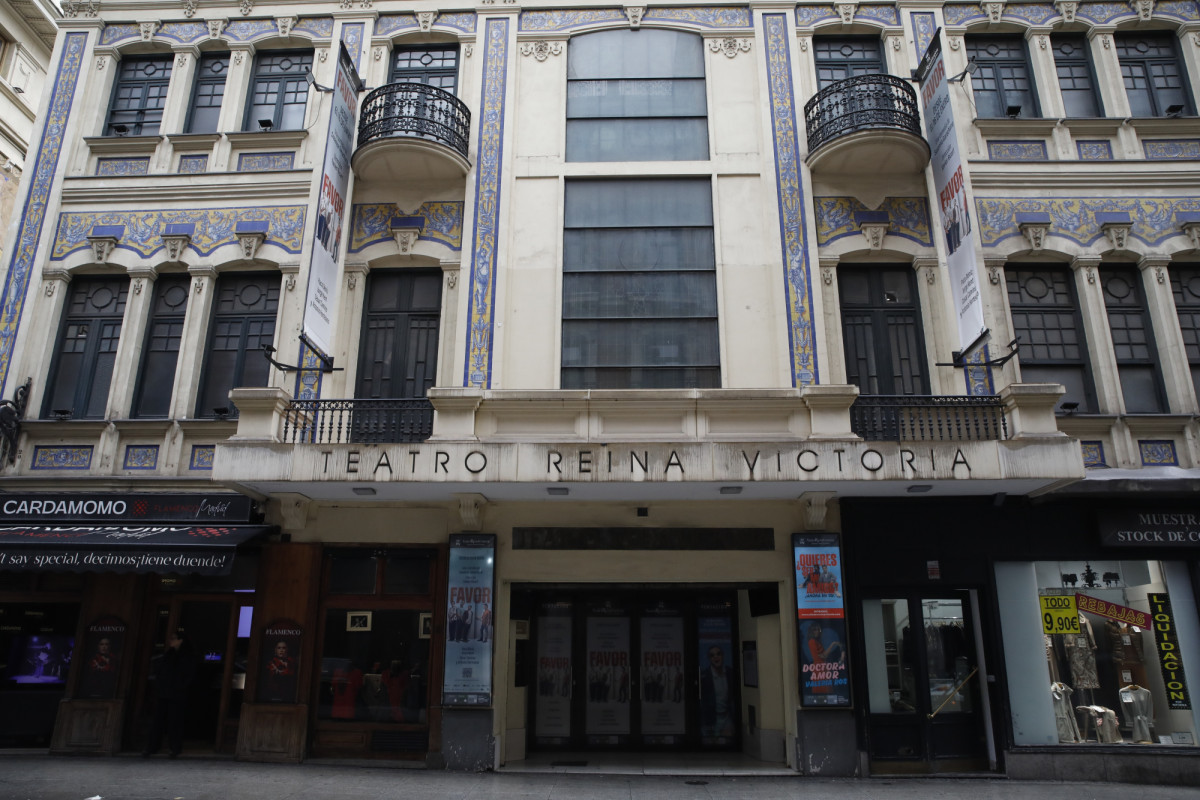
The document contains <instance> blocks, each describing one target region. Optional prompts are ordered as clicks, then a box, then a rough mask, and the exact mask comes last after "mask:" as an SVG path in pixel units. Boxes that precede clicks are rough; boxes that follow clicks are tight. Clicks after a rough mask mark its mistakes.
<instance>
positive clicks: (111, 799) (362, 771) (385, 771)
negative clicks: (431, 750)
mask: <svg viewBox="0 0 1200 800" xmlns="http://www.w3.org/2000/svg"><path fill="white" fill-rule="evenodd" d="M1198 768H1200V766H1198ZM95 797H100V798H102V800H375V799H376V798H380V799H382V798H388V799H389V800H395V799H396V798H404V800H782V798H789V800H795V799H796V798H811V799H812V800H850V799H851V798H855V799H857V798H885V800H941V799H942V798H947V799H950V800H959V799H960V798H969V800H1077V799H1078V800H1084V799H1086V800H1129V798H1130V797H1136V798H1137V800H1184V798H1186V800H1200V790H1197V789H1194V788H1183V787H1167V786H1136V787H1135V786H1131V785H1129V784H1094V783H1076V784H1065V783H1053V782H1033V781H1010V780H1005V779H1003V778H992V779H951V778H945V779H912V778H888V779H881V778H872V779H865V780H850V779H827V778H804V777H800V776H795V777H771V776H754V777H699V776H650V775H578V774H571V775H567V774H545V773H542V774H527V773H519V774H514V773H483V774H467V773H453V772H433V771H426V770H420V769H395V768H378V767H361V766H342V765H325V764H301V765H298V766H281V765H273V764H245V763H240V762H235V761H222V760H210V759H188V758H183V759H179V760H177V761H171V760H167V759H165V758H156V759H151V760H142V759H140V758H131V757H120V758H84V757H78V758H61V757H50V756H41V755H38V756H30V755H17V756H14V755H0V800H87V798H95Z"/></svg>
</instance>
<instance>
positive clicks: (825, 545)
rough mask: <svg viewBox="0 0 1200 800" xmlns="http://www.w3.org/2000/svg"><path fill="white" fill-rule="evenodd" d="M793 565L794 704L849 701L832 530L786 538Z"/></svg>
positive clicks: (838, 553) (838, 555)
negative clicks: (796, 671)
mask: <svg viewBox="0 0 1200 800" xmlns="http://www.w3.org/2000/svg"><path fill="white" fill-rule="evenodd" d="M792 551H793V557H794V562H795V565H796V573H795V574H796V625H797V641H798V642H800V704H801V705H802V706H804V707H808V708H816V707H828V706H839V707H845V706H849V705H850V675H849V671H848V670H847V666H846V608H845V601H844V599H843V597H842V548H841V544H840V542H839V541H838V536H837V534H836V533H813V534H802V533H797V534H793V536H792Z"/></svg>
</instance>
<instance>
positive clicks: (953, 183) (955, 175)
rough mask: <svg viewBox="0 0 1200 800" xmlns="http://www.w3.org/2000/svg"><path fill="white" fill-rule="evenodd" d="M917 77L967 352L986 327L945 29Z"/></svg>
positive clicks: (956, 308)
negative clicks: (945, 54) (944, 54)
mask: <svg viewBox="0 0 1200 800" xmlns="http://www.w3.org/2000/svg"><path fill="white" fill-rule="evenodd" d="M939 34H940V31H939ZM917 77H918V79H919V80H920V82H921V106H922V109H923V111H924V113H925V133H926V135H927V136H928V137H929V149H930V151H931V153H930V156H931V159H932V162H933V186H934V190H935V191H936V192H937V206H938V210H939V211H940V212H941V219H942V233H943V235H944V236H945V237H946V266H947V267H948V269H949V271H950V290H951V292H952V294H953V297H954V311H955V318H956V319H957V320H958V347H959V351H960V352H961V353H962V354H963V356H966V355H968V354H969V353H970V352H971V351H972V350H973V349H974V348H975V347H976V346H977V345H978V344H979V343H980V342H981V341H982V339H983V335H984V334H985V333H986V329H985V328H984V325H983V298H982V297H981V296H980V293H979V270H978V268H977V265H976V263H975V247H974V245H972V244H971V229H972V224H971V206H970V202H969V201H968V198H967V192H966V187H965V184H964V182H963V169H962V157H961V155H960V154H959V152H958V132H957V131H956V130H955V127H954V110H953V108H951V104H950V84H949V82H948V81H947V80H946V62H945V59H944V58H943V57H942V39H941V36H940V35H935V36H934V38H933V43H932V44H930V45H929V49H928V50H927V51H925V57H924V58H922V59H921V64H920V66H918V67H917Z"/></svg>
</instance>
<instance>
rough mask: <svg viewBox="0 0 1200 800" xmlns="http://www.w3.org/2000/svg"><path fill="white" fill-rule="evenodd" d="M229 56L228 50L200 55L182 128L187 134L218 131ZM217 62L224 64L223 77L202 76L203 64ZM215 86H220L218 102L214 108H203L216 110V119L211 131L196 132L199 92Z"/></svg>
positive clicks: (227, 79) (223, 101)
mask: <svg viewBox="0 0 1200 800" xmlns="http://www.w3.org/2000/svg"><path fill="white" fill-rule="evenodd" d="M230 56H231V53H230V52H229V51H228V50H216V51H211V52H205V53H201V54H200V58H199V59H198V60H197V62H196V79H195V81H193V82H192V94H191V97H189V98H188V111H187V122H186V123H185V124H184V126H183V129H184V131H186V132H187V133H217V132H218V131H219V130H220V122H221V108H222V107H223V106H224V104H225V90H226V88H228V84H229V65H230V63H231V59H230ZM219 61H224V62H225V68H224V76H223V77H221V78H216V77H212V76H209V75H205V74H204V67H205V64H211V63H213V62H219ZM216 85H220V87H221V92H220V102H219V103H217V104H216V105H215V106H205V108H216V110H217V119H216V120H214V121H213V129H212V130H211V131H209V130H196V109H197V108H199V106H198V105H197V101H198V100H199V99H200V90H201V88H202V87H205V86H216Z"/></svg>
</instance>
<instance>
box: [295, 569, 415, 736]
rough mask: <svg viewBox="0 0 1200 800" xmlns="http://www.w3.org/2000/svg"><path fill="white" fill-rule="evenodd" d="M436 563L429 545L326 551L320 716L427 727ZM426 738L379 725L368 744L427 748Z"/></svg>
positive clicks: (330, 719) (342, 719)
mask: <svg viewBox="0 0 1200 800" xmlns="http://www.w3.org/2000/svg"><path fill="white" fill-rule="evenodd" d="M435 562H436V557H435V554H434V553H431V552H429V551H424V550H403V549H389V550H375V551H372V550H365V549H357V550H356V549H345V550H333V551H330V552H328V553H327V554H326V575H327V581H328V582H327V584H326V585H327V591H326V597H325V626H324V638H323V641H322V648H321V683H320V690H319V700H318V710H317V716H318V718H319V719H321V720H328V721H332V722H347V723H349V722H367V723H388V722H391V723H407V724H413V725H425V724H426V722H427V711H428V703H429V666H430V662H429V656H430V648H429V643H430V637H431V636H432V631H433V627H432V608H433V598H432V596H431V590H432V587H433V581H432V575H433V568H434V564H435ZM422 736H423V734H417V735H416V738H413V737H412V736H409V737H407V738H406V737H405V736H403V735H389V734H381V733H380V732H379V731H378V730H376V731H374V732H373V733H372V735H371V736H370V737H368V739H369V743H368V744H367V749H369V750H419V749H424V747H425V746H426V745H427V743H426V741H425V740H424V739H423V738H422ZM418 739H419V740H420V741H418Z"/></svg>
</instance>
